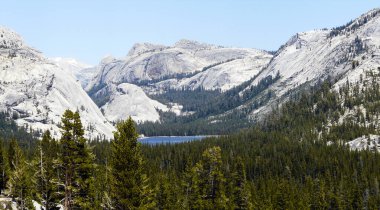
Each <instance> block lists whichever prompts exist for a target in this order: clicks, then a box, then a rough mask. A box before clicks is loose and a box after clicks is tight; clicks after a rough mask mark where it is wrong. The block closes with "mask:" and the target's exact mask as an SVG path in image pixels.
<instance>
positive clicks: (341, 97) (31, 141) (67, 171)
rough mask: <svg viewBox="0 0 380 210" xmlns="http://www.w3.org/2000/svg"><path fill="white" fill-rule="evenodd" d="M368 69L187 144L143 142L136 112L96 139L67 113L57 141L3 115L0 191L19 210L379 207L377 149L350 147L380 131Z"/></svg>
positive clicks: (373, 76) (376, 92)
mask: <svg viewBox="0 0 380 210" xmlns="http://www.w3.org/2000/svg"><path fill="white" fill-rule="evenodd" d="M368 74H369V75H370V76H369V77H367V78H370V79H367V80H365V81H361V82H360V83H355V84H351V83H349V82H347V84H346V85H344V86H342V87H341V88H335V87H333V86H332V85H331V84H330V83H329V82H324V83H321V84H320V85H318V86H316V87H314V88H311V89H310V90H309V91H308V92H299V93H295V94H293V95H291V96H290V100H289V101H288V102H286V103H284V104H282V105H281V106H278V107H277V108H275V109H274V110H273V111H272V112H271V113H270V114H269V115H268V116H266V117H265V120H263V121H262V122H260V123H258V124H256V125H254V126H252V127H251V128H248V129H245V130H242V131H236V132H235V134H231V135H228V136H220V137H218V138H208V139H205V140H201V141H194V142H189V143H182V144H168V145H155V146H152V145H142V144H140V143H139V142H138V132H137V128H136V125H135V123H134V122H133V121H132V119H131V118H130V119H128V120H126V121H122V122H120V123H118V124H117V131H116V132H115V133H114V139H113V140H112V141H110V142H108V141H90V140H88V139H85V138H84V129H83V127H84V126H85V125H82V123H81V120H80V113H79V112H72V111H70V110H67V111H66V112H65V113H64V115H63V116H62V133H61V138H60V139H53V138H52V137H51V135H50V133H49V132H48V131H47V132H45V133H44V134H43V136H42V139H41V140H37V139H36V137H33V136H31V135H30V134H28V133H27V132H26V131H25V129H21V128H17V126H15V124H14V123H13V122H12V119H11V117H9V116H8V115H6V114H4V115H2V116H1V119H2V120H0V122H1V128H2V130H1V132H0V134H1V136H2V143H1V144H0V146H1V148H0V167H1V168H0V170H1V171H2V176H1V177H0V178H1V179H0V187H1V190H2V192H3V194H5V195H8V196H11V197H13V198H14V199H15V200H16V201H17V202H18V205H19V208H20V209H31V208H32V201H33V200H34V201H37V202H38V203H40V204H42V205H43V206H45V208H46V209H57V206H58V204H59V205H61V206H63V207H65V209H377V208H378V207H379V206H380V186H379V181H380V155H379V154H378V152H377V151H376V150H364V151H353V150H351V149H350V148H349V147H348V146H347V145H346V142H347V141H349V140H352V139H354V138H357V137H360V136H363V135H369V134H378V133H379V128H378V126H377V125H378V121H377V120H378V119H379V114H380V109H379V103H380V87H379V85H378V81H377V80H378V77H379V74H378V73H376V72H375V71H370V72H368ZM361 84H364V85H361ZM363 110H365V112H364V111H363Z"/></svg>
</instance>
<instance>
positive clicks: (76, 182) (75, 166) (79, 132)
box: [58, 110, 94, 210]
mask: <svg viewBox="0 0 380 210" xmlns="http://www.w3.org/2000/svg"><path fill="white" fill-rule="evenodd" d="M62 124H63V127H62V138H61V141H60V144H61V154H60V157H59V161H58V164H59V166H60V167H61V169H62V172H63V174H62V178H61V179H62V182H63V185H64V190H65V192H64V208H65V209H68V210H70V209H77V208H80V209H92V208H93V205H94V203H93V201H94V198H93V194H94V192H93V190H94V189H93V176H92V174H93V170H94V162H93V161H94V160H93V159H94V156H93V154H92V153H91V150H90V148H89V147H88V145H87V144H86V139H85V138H84V137H83V135H84V130H83V126H82V123H81V120H80V116H79V112H75V113H73V112H72V111H70V110H66V111H65V113H64V114H63V117H62Z"/></svg>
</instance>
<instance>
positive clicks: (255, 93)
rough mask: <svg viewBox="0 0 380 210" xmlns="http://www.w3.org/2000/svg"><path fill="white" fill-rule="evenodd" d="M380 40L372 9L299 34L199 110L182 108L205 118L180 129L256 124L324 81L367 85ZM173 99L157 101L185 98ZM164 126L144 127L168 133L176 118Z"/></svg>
mask: <svg viewBox="0 0 380 210" xmlns="http://www.w3.org/2000/svg"><path fill="white" fill-rule="evenodd" d="M379 37H380V9H374V10H371V11H369V12H367V13H365V14H363V15H362V16H360V17H359V18H357V19H355V20H353V21H350V22H349V23H347V24H346V25H344V26H341V27H336V28H333V29H321V30H313V31H309V32H302V33H298V34H296V35H294V36H293V37H291V38H290V40H289V41H288V42H287V43H285V44H284V45H283V46H281V47H280V49H279V50H278V51H277V52H276V53H274V55H273V57H272V58H271V60H270V62H269V63H268V64H267V65H266V66H265V67H264V68H263V69H262V70H261V71H259V73H257V74H256V75H255V76H254V77H252V78H251V79H250V80H248V81H246V82H244V83H242V84H240V85H238V86H235V87H234V88H231V89H229V90H226V91H224V92H223V93H222V94H219V95H215V97H209V98H210V99H206V100H205V101H204V103H202V106H198V107H197V108H194V107H190V106H186V105H184V104H182V105H184V110H183V111H194V112H196V113H201V114H200V115H199V114H194V115H193V118H197V119H196V120H195V119H190V118H189V117H187V119H184V120H183V121H182V122H183V123H184V126H182V128H178V127H177V128H176V130H181V129H185V130H183V131H182V132H183V133H189V128H188V127H189V125H190V124H189V121H192V122H194V123H195V122H197V124H199V122H200V120H201V121H203V122H202V124H208V125H211V124H215V123H221V124H220V126H221V127H223V128H224V129H223V130H229V129H228V128H227V127H228V126H230V127H235V126H236V124H237V123H239V122H238V120H237V119H236V118H239V119H240V120H241V121H243V120H248V121H250V124H251V125H252V123H254V122H257V121H260V120H262V119H265V117H264V116H266V115H267V114H268V113H270V112H271V111H272V110H273V109H276V108H277V107H278V106H281V105H282V104H283V103H284V102H286V101H288V100H289V99H292V98H294V97H295V96H296V95H297V94H298V93H300V92H303V91H310V90H311V89H313V88H318V87H319V86H320V84H322V83H323V81H326V80H327V81H330V82H331V83H332V87H331V91H339V89H341V88H342V87H343V86H345V85H346V84H347V83H348V84H352V85H354V84H356V83H359V84H358V87H363V86H365V85H366V84H367V85H368V81H372V80H373V78H372V76H371V75H373V74H374V73H372V71H378V69H379V67H380V38H379ZM185 94H188V93H187V92H185ZM156 95H157V94H156ZM174 95H175V97H173V93H171V92H169V93H162V94H158V95H157V96H155V97H154V98H155V99H156V100H159V101H167V100H168V99H170V101H172V102H178V101H180V100H181V98H183V97H184V96H178V93H174ZM193 98H196V96H193ZM182 101H183V100H182ZM342 103H344V101H342ZM179 104H181V103H180V102H179ZM347 112H348V111H347ZM346 115H347V116H351V114H349V113H348V114H346ZM194 116H197V117H194ZM342 117H344V116H342ZM164 122H165V123H166V125H165V124H162V123H161V125H158V124H156V125H154V126H151V125H149V124H146V125H143V126H142V128H143V130H145V131H147V130H151V128H153V127H155V126H161V127H162V129H165V127H168V125H169V127H170V126H175V124H176V123H175V122H178V119H177V118H173V117H171V118H167V119H164ZM226 122H229V123H226ZM177 124H178V123H177ZM247 125H248V126H249V124H245V123H243V126H247ZM220 126H219V127H220ZM226 126H227V127H226ZM191 130H192V131H195V130H196V129H191ZM199 130H203V132H208V131H207V130H204V129H203V128H202V129H198V131H197V132H200V133H202V131H199ZM168 132H169V131H168Z"/></svg>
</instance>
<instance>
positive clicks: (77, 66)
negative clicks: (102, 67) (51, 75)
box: [49, 57, 96, 87]
mask: <svg viewBox="0 0 380 210" xmlns="http://www.w3.org/2000/svg"><path fill="white" fill-rule="evenodd" d="M49 60H51V61H52V62H54V63H55V64H56V65H57V66H59V67H60V68H62V69H63V70H66V71H68V73H69V74H72V75H73V76H74V77H75V78H76V79H77V80H78V81H79V82H80V83H81V85H82V87H86V86H87V84H88V83H89V81H90V80H91V79H92V78H93V77H94V76H95V74H96V69H95V68H93V67H92V66H91V65H88V64H85V63H82V62H79V61H77V60H75V59H73V58H62V57H56V58H50V59H49Z"/></svg>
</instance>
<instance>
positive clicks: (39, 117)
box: [0, 28, 114, 138]
mask: <svg viewBox="0 0 380 210" xmlns="http://www.w3.org/2000/svg"><path fill="white" fill-rule="evenodd" d="M66 109H72V110H79V111H80V114H81V118H82V121H83V124H84V125H87V127H86V136H87V137H90V138H96V137H99V138H111V137H112V131H113V129H114V128H113V127H112V125H110V124H109V123H108V122H107V120H106V119H105V118H104V117H103V115H102V113H101V112H100V110H99V109H98V107H97V106H96V105H95V104H94V103H93V101H92V100H91V99H90V98H89V97H88V95H87V94H86V92H85V91H84V90H83V89H82V87H81V85H80V84H79V83H78V82H76V79H75V78H74V77H73V76H72V75H70V74H68V73H67V70H63V69H62V68H60V67H59V66H57V65H56V64H55V63H52V62H51V61H49V60H47V59H46V58H44V57H43V56H42V54H41V53H39V52H38V51H36V50H34V49H32V48H30V47H28V46H27V45H25V44H24V43H23V41H22V39H21V37H20V36H19V35H17V34H16V33H14V32H12V31H10V30H8V29H6V28H0V110H2V111H7V112H9V113H13V115H14V116H16V118H17V119H16V123H17V124H18V125H20V126H24V125H27V126H30V127H31V128H32V129H35V130H40V129H41V130H46V129H50V130H52V134H53V135H54V136H59V134H60V129H59V124H60V121H61V115H62V114H63V112H64V111H65V110H66Z"/></svg>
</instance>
